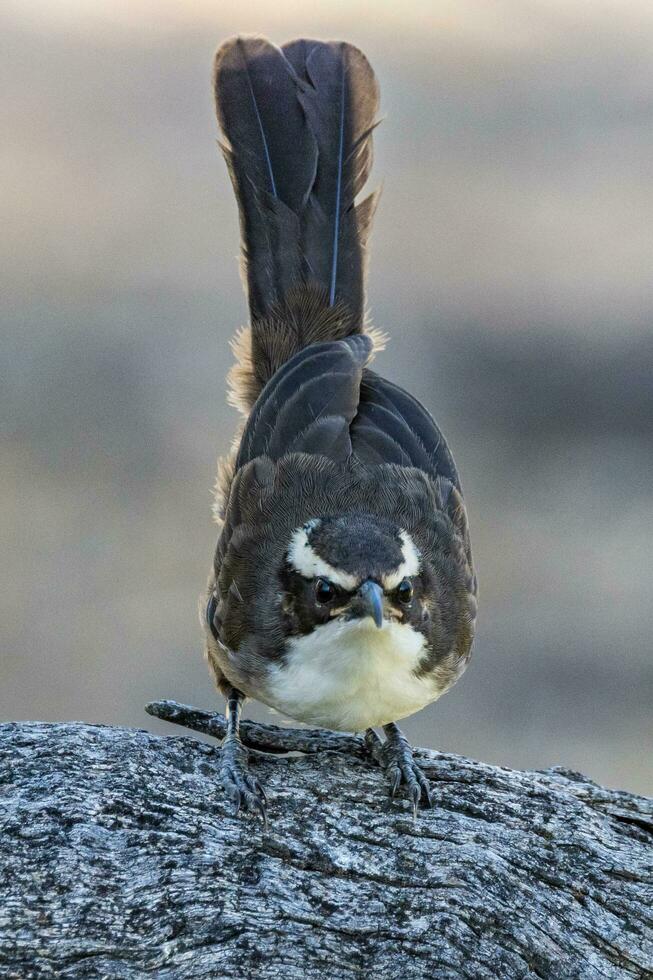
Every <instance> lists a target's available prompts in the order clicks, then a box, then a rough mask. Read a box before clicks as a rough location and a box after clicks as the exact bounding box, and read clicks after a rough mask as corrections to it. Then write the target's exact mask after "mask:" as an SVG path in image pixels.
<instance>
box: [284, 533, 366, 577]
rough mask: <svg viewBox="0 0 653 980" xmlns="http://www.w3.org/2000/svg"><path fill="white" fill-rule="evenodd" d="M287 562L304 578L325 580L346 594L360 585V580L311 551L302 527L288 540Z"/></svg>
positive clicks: (306, 534)
mask: <svg viewBox="0 0 653 980" xmlns="http://www.w3.org/2000/svg"><path fill="white" fill-rule="evenodd" d="M288 561H289V563H290V565H291V567H292V568H294V570H295V571H296V572H299V574H300V575H302V576H303V577H304V578H326V579H328V580H329V582H333V584H334V585H337V586H339V588H341V589H345V591H347V592H353V591H354V589H356V588H357V587H358V585H359V584H360V579H358V578H356V576H355V575H350V574H349V572H343V571H342V570H341V569H339V568H334V567H333V565H330V564H329V562H328V561H325V560H324V559H323V558H320V556H319V555H318V554H316V552H315V551H313V548H312V547H311V543H310V541H309V540H308V533H307V531H306V529H305V528H303V527H300V528H299V529H298V530H297V531H295V532H294V533H293V535H292V537H291V539H290V548H289V549H288Z"/></svg>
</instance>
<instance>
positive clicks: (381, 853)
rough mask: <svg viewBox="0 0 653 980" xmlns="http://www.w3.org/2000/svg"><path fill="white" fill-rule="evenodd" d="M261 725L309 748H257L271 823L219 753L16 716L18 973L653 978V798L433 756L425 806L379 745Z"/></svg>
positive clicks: (426, 757)
mask: <svg viewBox="0 0 653 980" xmlns="http://www.w3.org/2000/svg"><path fill="white" fill-rule="evenodd" d="M151 710H152V712H153V713H157V714H159V715H160V716H168V717H173V716H174V717H175V718H176V719H177V720H183V721H184V722H185V723H186V724H189V725H192V726H193V727H197V728H200V729H202V730H207V729H208V730H209V731H212V732H213V733H217V734H219V733H220V731H221V722H220V720H219V719H217V718H216V717H215V716H213V718H211V717H210V716H207V715H203V714H202V713H200V712H196V713H195V714H194V715H192V714H189V713H188V712H186V713H185V714H184V709H179V708H175V707H174V706H171V704H170V703H169V702H168V703H160V704H159V705H158V706H154V707H153V708H152V709H151ZM244 735H245V737H246V739H247V741H248V742H249V743H250V744H253V745H255V746H257V747H258V748H259V749H260V748H267V749H268V750H274V751H276V752H278V751H280V750H281V749H283V748H284V747H290V748H292V749H299V750H301V751H303V752H304V753H307V754H304V755H293V756H287V755H286V756H278V755H276V756H271V755H266V756H263V755H259V754H257V753H255V752H252V753H251V754H252V766H253V768H254V770H255V772H256V775H257V777H258V778H259V779H260V780H261V782H263V783H264V785H265V787H266V789H267V791H268V796H269V800H270V803H269V816H270V827H269V829H268V831H265V830H264V829H263V827H262V825H261V824H260V822H258V821H256V820H255V819H254V818H251V817H247V816H245V817H243V816H241V817H239V818H237V819H235V818H233V817H232V816H231V815H230V809H229V804H228V803H227V801H226V800H225V799H224V797H223V796H222V793H221V791H220V790H219V789H218V787H217V786H216V770H217V753H218V751H219V750H218V748H217V747H213V746H209V745H205V744H202V743H199V742H196V741H193V740H190V739H188V738H179V737H177V738H160V737H158V736H154V735H151V734H149V733H147V732H142V731H129V730H124V729H118V728H105V727H102V726H90V725H77V724H75V725H73V724H70V725H63V724H61V725H46V724H8V725H4V726H1V727H0V976H2V977H12V978H18V980H31V978H50V977H52V978H55V977H56V978H63V980H65V978H79V977H106V978H110V980H114V978H115V980H119V978H129V980H133V978H138V977H157V978H161V980H177V978H186V977H188V978H231V977H234V978H235V977H238V978H250V977H257V978H258V977H264V978H266V980H267V978H273V977H279V978H283V980H295V978H297V980H299V978H301V980H312V978H316V980H317V978H320V980H321V978H340V977H343V978H359V977H361V978H363V977H364V978H368V977H379V978H382V980H390V978H395V977H396V978H399V977H401V978H413V977H415V978H417V977H419V978H422V977H434V978H440V977H442V978H454V977H455V978H461V977H463V978H466V977H468V978H475V980H476V978H488V980H495V978H500V980H510V978H526V977H551V978H569V980H571V978H574V980H575V978H599V977H620V978H621V977H647V976H653V930H652V909H653V888H652V880H653V851H652V848H651V844H652V843H653V801H650V800H646V799H643V798H640V797H636V796H632V795H630V794H628V793H620V792H615V791H612V790H607V789H603V788H601V787H600V786H597V785H595V784H594V783H592V782H590V781H589V780H587V779H585V778H584V777H583V776H581V775H579V774H577V773H572V772H567V771H564V770H561V769H551V770H547V771H546V772H514V771H511V770H508V769H499V768H495V767H492V766H488V765H482V764H481V763H478V762H472V761H470V760H468V759H462V758H458V757H455V756H450V755H444V754H441V753H437V752H428V751H426V750H420V751H419V752H418V753H417V757H418V758H419V760H420V762H421V764H422V767H423V769H424V771H425V772H426V774H427V775H428V776H429V777H430V779H431V780H432V782H433V785H434V788H435V796H436V806H435V809H433V810H431V811H420V815H419V817H418V819H417V821H413V819H412V814H411V808H410V805H409V803H408V802H407V801H395V802H394V803H391V802H390V801H389V799H388V795H387V787H386V784H385V781H384V776H383V774H382V773H381V772H380V771H379V770H378V769H377V768H375V767H374V766H373V765H372V764H371V763H370V762H369V761H368V760H367V759H366V758H365V754H364V750H363V746H362V742H361V740H360V739H358V738H355V737H353V736H346V735H344V736H343V735H330V734H328V733H320V732H313V733H307V732H304V731H302V732H290V731H287V730H284V729H275V728H272V727H266V726H260V725H253V724H249V725H246V726H244Z"/></svg>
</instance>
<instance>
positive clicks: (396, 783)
mask: <svg viewBox="0 0 653 980" xmlns="http://www.w3.org/2000/svg"><path fill="white" fill-rule="evenodd" d="M393 768H394V776H393V777H392V786H391V787H390V796H391V797H392V799H393V800H394V798H395V796H396V795H397V790H398V789H399V787H400V786H401V769H399V767H398V766H394V767H393Z"/></svg>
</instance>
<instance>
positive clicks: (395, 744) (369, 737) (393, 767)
mask: <svg viewBox="0 0 653 980" xmlns="http://www.w3.org/2000/svg"><path fill="white" fill-rule="evenodd" d="M384 730H385V732H386V734H387V736H388V738H387V740H386V741H385V742H382V741H381V739H380V738H379V736H378V735H377V734H376V732H375V731H374V730H373V729H368V731H367V732H366V733H365V745H366V747H367V749H368V751H369V753H370V755H371V756H372V758H373V759H374V761H375V762H377V763H378V764H379V765H380V766H381V767H382V768H383V769H385V772H386V775H387V777H388V779H389V780H390V796H391V797H392V799H394V798H395V797H396V795H397V793H398V791H399V788H400V787H401V785H402V784H403V785H404V786H406V789H407V791H408V799H409V801H410V803H411V806H412V810H413V819H416V818H417V811H418V809H419V805H420V803H422V802H423V805H424V806H425V807H426V808H427V809H430V808H431V807H432V806H433V798H432V796H431V789H430V786H429V782H428V780H427V778H426V776H425V775H424V773H423V772H422V771H421V769H420V768H419V766H418V765H417V763H416V762H415V761H414V759H413V752H412V749H411V747H410V745H409V744H408V742H407V740H406V738H405V737H404V736H403V735H402V733H401V731H400V730H399V729H398V728H397V726H396V725H388V726H384Z"/></svg>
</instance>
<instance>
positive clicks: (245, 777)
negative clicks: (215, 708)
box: [220, 687, 267, 826]
mask: <svg viewBox="0 0 653 980" xmlns="http://www.w3.org/2000/svg"><path fill="white" fill-rule="evenodd" d="M244 700H245V695H244V694H243V693H242V692H241V691H237V690H236V688H235V687H232V688H231V690H230V691H229V695H228V697H227V710H226V715H227V734H226V735H225V738H224V741H223V743H222V748H221V750H220V752H221V757H220V782H221V783H222V787H223V789H224V791H225V793H226V794H227V796H228V797H229V798H230V799H231V800H232V801H233V803H234V808H235V809H234V815H235V814H237V813H238V812H239V810H240V809H241V808H243V809H245V810H248V811H250V812H251V813H258V814H259V816H260V817H261V818H262V820H263V823H264V824H265V825H266V826H267V813H266V810H265V793H264V791H263V788H262V786H261V784H260V783H259V781H258V779H255V778H254V776H251V775H250V773H249V771H248V752H247V749H246V748H245V746H244V745H243V743H242V742H241V740H240V733H239V730H238V729H239V726H240V716H241V713H242V710H243V701H244Z"/></svg>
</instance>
